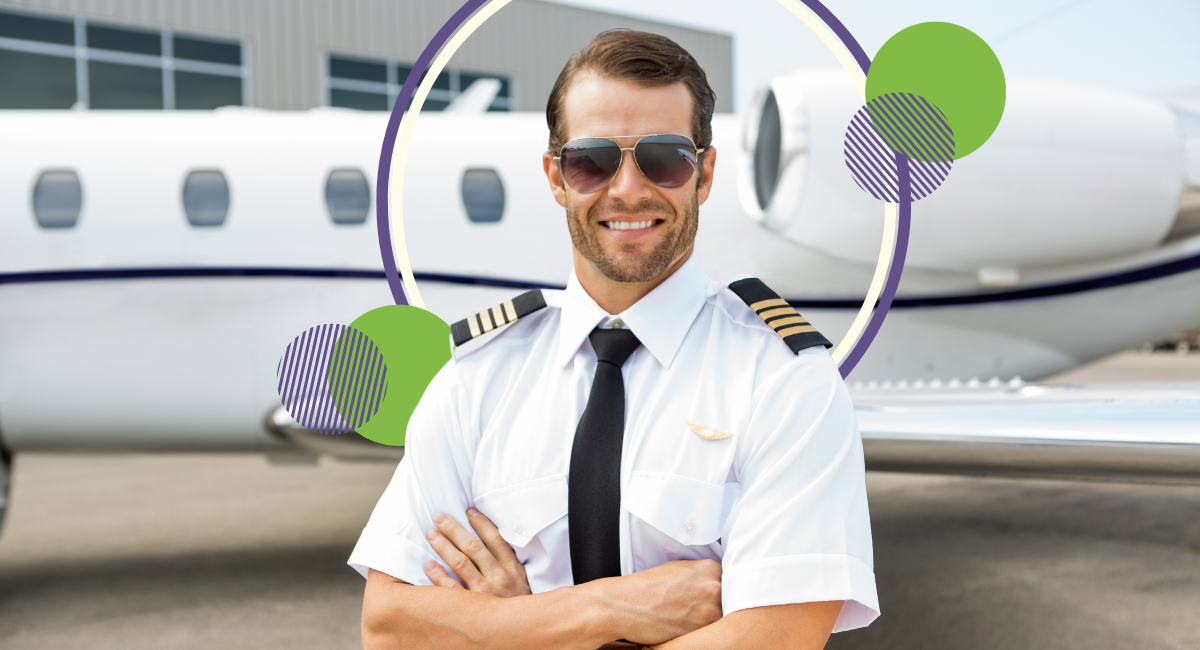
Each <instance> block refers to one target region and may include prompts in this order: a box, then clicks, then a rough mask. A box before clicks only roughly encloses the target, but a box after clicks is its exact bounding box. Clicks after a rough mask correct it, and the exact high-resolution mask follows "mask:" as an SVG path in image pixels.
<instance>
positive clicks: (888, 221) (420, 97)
mask: <svg viewBox="0 0 1200 650" xmlns="http://www.w3.org/2000/svg"><path fill="white" fill-rule="evenodd" d="M511 1H512V0H492V1H491V2H488V3H487V4H485V5H483V6H482V7H480V8H479V9H478V10H477V11H476V12H475V13H474V15H472V16H471V17H470V18H469V19H468V20H467V21H466V22H465V23H464V24H463V25H462V27H461V28H459V29H458V30H457V31H456V32H455V33H454V36H453V37H452V38H450V40H449V41H448V42H447V43H446V45H445V46H444V47H442V49H441V50H440V51H439V52H438V54H437V56H436V57H435V58H434V60H433V62H432V63H431V64H430V66H429V71H428V73H427V74H426V75H425V78H424V80H423V81H422V82H421V84H420V86H419V88H418V89H417V92H416V93H415V94H414V96H413V100H412V104H411V106H410V107H409V109H408V110H407V111H405V112H404V119H403V120H402V121H401V125H400V131H399V133H398V136H397V138H396V140H395V145H394V149H393V152H394V153H395V154H396V155H395V156H393V157H392V158H391V165H392V166H391V169H390V170H389V172H394V173H389V178H388V184H387V187H386V191H387V193H388V197H387V207H388V217H387V219H388V223H389V225H390V226H395V227H389V228H388V230H389V231H390V236H391V242H390V244H391V246H390V248H391V249H392V251H393V256H394V258H395V263H396V266H397V267H398V269H399V271H400V273H401V276H402V278H403V283H404V293H405V296H406V298H407V300H408V302H409V304H412V305H414V306H416V307H421V308H424V307H425V303H424V301H423V300H422V299H421V294H420V290H419V289H418V288H417V282H416V279H415V278H414V277H413V272H412V265H411V262H410V261H409V258H408V249H407V247H406V245H405V239H404V217H403V191H404V170H405V163H406V159H407V156H408V148H409V145H410V144H411V141H412V133H413V129H414V128H415V126H416V122H417V116H418V115H420V112H421V107H422V106H423V105H424V103H425V99H426V97H427V96H428V95H429V91H430V90H431V89H432V88H433V83H434V80H435V79H437V76H438V75H439V74H440V73H441V72H442V70H443V69H444V68H445V67H446V64H447V63H448V62H449V61H450V58H451V57H452V56H453V55H454V54H455V52H457V51H458V48H459V47H461V46H462V43H463V42H464V41H466V39H467V38H468V37H469V36H470V35H471V34H473V33H474V32H475V30H476V29H478V28H479V26H480V25H482V24H483V22H484V21H486V20H487V19H488V18H490V17H491V16H492V15H493V14H495V13H496V12H497V11H499V10H500V9H501V8H503V7H504V6H505V5H507V4H508V3H509V2H511ZM777 2H779V4H780V5H782V6H783V7H784V8H786V9H787V10H788V11H790V12H792V13H793V14H794V15H796V17H798V18H799V19H800V20H801V21H802V22H803V23H804V24H805V25H807V26H808V27H809V28H810V29H811V30H812V31H813V32H814V34H816V36H817V37H818V38H820V39H821V41H822V42H824V43H825V45H826V47H828V48H829V49H830V51H831V52H832V53H833V55H834V57H836V58H837V60H838V62H839V63H840V64H841V65H842V68H843V69H844V70H845V71H846V73H847V74H848V75H849V76H850V79H851V81H852V82H853V83H854V84H855V89H856V90H857V92H858V95H859V97H860V98H862V99H863V101H864V102H865V101H866V73H865V72H864V70H863V67H866V66H867V65H869V60H867V62H865V63H864V62H863V57H865V54H862V53H861V52H859V53H857V54H855V53H852V52H850V51H848V49H847V48H846V46H845V43H844V42H843V40H842V38H840V37H839V36H838V35H836V34H834V33H833V31H832V30H830V28H829V26H828V25H826V23H825V22H824V21H823V20H822V19H821V18H820V17H818V16H817V15H816V12H815V11H813V6H814V5H815V7H816V8H817V9H820V10H822V11H823V12H824V13H825V14H827V16H828V18H826V19H825V20H826V21H827V20H829V19H831V18H833V15H832V14H831V13H829V11H828V10H827V9H825V8H824V6H823V5H821V4H820V2H817V1H816V0H807V1H806V4H807V5H809V6H808V7H802V6H801V5H800V4H799V3H798V2H796V0H777ZM464 7H465V5H464ZM834 22H837V21H836V19H834ZM838 26H839V27H840V23H839V24H838ZM842 29H843V31H844V28H842ZM851 41H853V39H852V38H851ZM855 47H857V44H855ZM856 58H857V59H858V60H857V61H856ZM416 73H417V71H416V70H414V71H413V73H412V74H416ZM397 101H399V99H398V100H397ZM897 167H898V169H897V172H898V176H899V177H900V178H901V183H902V184H903V185H902V186H907V183H908V173H907V172H908V170H907V164H906V160H905V159H904V158H903V156H902V155H900V154H897ZM903 194H905V195H907V193H906V192H905V193H903ZM903 205H904V207H905V208H908V207H909V206H910V205H911V203H910V202H905V203H904V204H903ZM899 208H900V204H896V203H884V229H883V241H882V242H881V245H880V251H879V260H878V262H877V263H876V266H875V273H874V275H873V276H872V279H871V285H870V288H869V289H868V290H867V296H866V299H865V300H864V301H863V304H862V307H861V308H860V309H859V311H858V314H857V316H856V317H855V319H854V322H853V323H851V325H850V329H849V331H847V332H846V335H845V336H843V337H842V340H841V341H839V342H838V344H837V346H836V347H835V348H834V350H833V352H832V353H831V356H832V357H833V360H834V363H836V364H838V366H839V368H840V369H841V374H842V376H843V377H845V376H846V375H848V374H849V372H850V370H852V369H853V367H854V365H857V362H858V360H859V359H860V358H861V356H862V354H863V353H864V352H865V351H866V350H865V349H861V350H858V349H856V348H857V344H858V343H859V341H860V340H861V339H862V337H863V335H864V334H865V333H866V332H867V330H868V328H870V327H871V326H872V324H874V328H873V330H872V333H871V338H872V339H873V337H874V332H875V331H878V327H879V325H880V324H881V323H882V317H883V316H884V315H886V311H887V309H888V307H889V306H890V304H891V298H892V296H894V295H895V285H896V284H897V283H898V281H899V278H898V277H894V278H893V277H891V276H892V274H893V271H895V272H896V274H897V275H898V273H899V271H900V268H902V267H903V257H904V252H905V250H906V249H907V240H908V232H907V230H908V228H907V221H908V219H907V217H908V214H907V212H908V210H907V209H906V210H905V213H906V214H905V215H903V216H904V217H905V218H904V222H905V223H904V224H903V226H904V227H903V228H901V224H900V221H901V218H900V217H901V215H900V209H899ZM897 251H899V252H900V259H899V263H900V268H897V269H893V266H894V262H896V261H897V260H896V253H897ZM385 266H386V261H385ZM889 279H891V280H892V282H889ZM885 288H886V289H887V294H888V295H886V296H885V295H884V292H885ZM881 296H882V300H881ZM877 302H879V304H880V309H881V310H883V311H882V313H880V314H878V318H874V319H873V318H872V316H876V313H875V312H876V307H875V305H876V303H877ZM867 344H868V345H869V341H868V342H867ZM856 352H857V353H856ZM852 355H853V358H851V359H849V363H846V362H847V357H851V356H852ZM847 366H848V367H847Z"/></svg>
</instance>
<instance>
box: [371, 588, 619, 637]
mask: <svg viewBox="0 0 1200 650" xmlns="http://www.w3.org/2000/svg"><path fill="white" fill-rule="evenodd" d="M612 611H613V608H612V607H610V606H608V605H607V604H606V602H605V598H604V596H603V595H602V594H601V593H600V590H598V589H595V588H594V587H592V586H590V585H581V586H577V587H564V588H561V589H555V590H553V591H549V592H546V593H541V594H534V595H528V596H518V597H515V598H498V597H496V596H490V595H485V594H480V593H475V592H472V591H467V590H464V589H447V588H445V587H417V586H413V585H409V584H407V583H404V582H400V581H397V580H394V579H391V578H390V577H389V576H386V574H382V573H378V572H374V571H372V574H371V577H370V578H369V579H368V581H367V592H366V595H365V597H364V600H363V621H362V639H363V647H364V648H365V649H366V650H390V649H392V648H404V649H405V650H409V649H416V648H439V649H442V648H445V649H447V650H457V649H460V648H461V649H468V648H489V649H495V650H504V649H508V648H513V649H514V650H516V649H520V650H526V649H528V648H566V649H576V648H577V649H579V650H595V649H596V648H599V647H600V646H602V645H604V644H605V643H607V642H609V641H612V640H614V639H616V638H618V637H617V636H615V635H614V633H613V632H612V631H611V630H614V629H616V625H615V621H614V615H613V614H612V613H611V612H612Z"/></svg>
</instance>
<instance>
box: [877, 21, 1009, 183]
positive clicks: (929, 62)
mask: <svg viewBox="0 0 1200 650" xmlns="http://www.w3.org/2000/svg"><path fill="white" fill-rule="evenodd" d="M889 93H911V94H914V95H920V96H921V97H924V98H925V99H926V100H928V101H929V103H931V104H933V105H934V106H936V107H937V108H938V109H940V110H941V111H942V113H944V114H945V116H946V121H947V123H949V125H950V128H951V129H953V131H954V159H955V160H957V159H959V158H962V157H964V156H966V155H968V154H970V153H971V152H973V151H975V150H976V149H978V148H979V147H981V146H983V143H984V142H987V139H988V138H990V137H991V136H992V133H993V132H994V131H995V130H996V126H997V125H998V124H1000V117H1001V116H1002V115H1003V114H1004V93H1005V84H1004V69H1003V68H1001V67H1000V60H999V59H997V58H996V53H995V52H992V48H990V47H988V44H987V43H985V42H984V40H983V39H982V38H979V37H978V36H976V35H975V34H974V32H972V31H971V30H969V29H966V28H964V27H959V26H958V25H954V24H952V23H920V24H918V25H913V26H912V27H906V28H905V29H902V30H900V31H899V32H897V33H896V34H895V35H893V36H892V37H891V38H889V39H888V41H887V42H886V43H884V44H883V47H881V48H879V52H878V53H877V54H876V55H875V58H874V59H873V60H872V61H871V68H870V72H868V73H867V102H868V105H869V103H870V102H871V101H872V100H874V99H876V98H877V97H879V96H881V95H886V94H889ZM885 139H886V138H885ZM889 144H891V143H889Z"/></svg>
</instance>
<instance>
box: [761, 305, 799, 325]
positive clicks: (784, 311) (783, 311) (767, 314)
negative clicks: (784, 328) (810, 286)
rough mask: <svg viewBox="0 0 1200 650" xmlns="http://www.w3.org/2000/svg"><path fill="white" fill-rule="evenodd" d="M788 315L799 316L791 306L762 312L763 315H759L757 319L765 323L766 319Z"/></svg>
mask: <svg viewBox="0 0 1200 650" xmlns="http://www.w3.org/2000/svg"><path fill="white" fill-rule="evenodd" d="M789 314H794V315H796V316H799V315H800V314H799V313H797V312H796V310H795V309H793V308H792V307H791V306H788V307H780V308H779V309H770V310H767V311H764V312H763V313H761V314H759V315H758V317H759V318H761V319H763V321H764V322H765V321H766V320H767V319H768V318H775V317H776V316H785V315H789Z"/></svg>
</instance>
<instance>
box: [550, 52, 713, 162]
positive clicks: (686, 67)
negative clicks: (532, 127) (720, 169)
mask: <svg viewBox="0 0 1200 650" xmlns="http://www.w3.org/2000/svg"><path fill="white" fill-rule="evenodd" d="M584 70H587V71H590V72H594V73H596V74H598V75H601V76H603V77H608V78H610V79H619V80H623V81H626V80H627V81H633V82H635V83H638V84H640V85H642V86H647V87H650V88H654V87H658V86H668V85H670V84H674V83H680V82H683V83H684V84H685V85H686V86H687V89H688V92H690V93H691V95H692V133H691V136H692V139H693V140H695V141H696V146H697V147H698V148H701V149H707V148H708V146H709V145H711V144H712V114H713V109H714V107H715V106H716V103H717V95H716V93H714V92H713V89H712V86H710V85H708V77H706V76H705V74H704V69H703V68H701V67H700V64H699V63H697V62H696V59H695V58H694V57H693V56H692V55H691V54H689V53H688V51H687V50H685V49H683V48H682V47H680V46H679V44H678V43H676V42H675V41H672V40H671V39H669V38H667V37H666V36H660V35H658V34H650V33H648V32H638V31H633V30H630V29H613V30H609V31H606V32H601V33H600V34H597V35H596V37H595V38H593V39H592V40H591V41H589V42H588V44H587V45H585V46H583V49H582V50H579V51H578V52H576V53H575V54H574V55H572V56H571V58H570V59H569V60H568V61H567V65H566V66H564V67H563V69H562V72H560V73H559V74H558V80H556V81H555V82H554V88H553V89H551V90H550V100H549V101H547V102H546V125H547V126H549V127H550V146H549V150H550V152H551V153H553V154H556V155H557V154H558V152H559V150H560V149H562V146H563V145H564V144H566V137H567V134H566V124H565V122H566V120H565V119H563V114H562V113H563V101H564V100H565V99H566V95H567V90H568V88H570V86H571V82H572V81H573V80H574V78H575V75H576V74H577V73H579V72H581V71H584ZM612 135H616V134H612Z"/></svg>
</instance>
